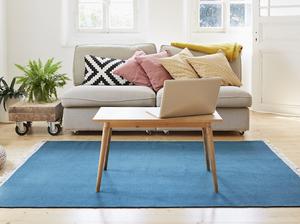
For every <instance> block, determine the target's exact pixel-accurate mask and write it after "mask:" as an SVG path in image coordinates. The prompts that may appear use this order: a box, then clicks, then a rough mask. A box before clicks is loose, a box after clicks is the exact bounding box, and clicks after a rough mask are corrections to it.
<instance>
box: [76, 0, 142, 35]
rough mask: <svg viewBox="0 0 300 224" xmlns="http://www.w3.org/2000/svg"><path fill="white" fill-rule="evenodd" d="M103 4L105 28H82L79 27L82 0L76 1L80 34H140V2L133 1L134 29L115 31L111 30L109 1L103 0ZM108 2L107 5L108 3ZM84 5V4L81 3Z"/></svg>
mask: <svg viewBox="0 0 300 224" xmlns="http://www.w3.org/2000/svg"><path fill="white" fill-rule="evenodd" d="M102 1H103V2H102V4H103V28H102V29H99V28H80V26H79V4H80V0H76V4H75V7H76V10H75V14H76V15H75V27H76V31H77V32H78V33H107V34H109V33H137V32H138V22H137V21H138V7H139V5H138V4H139V3H138V0H132V1H133V28H124V29H114V28H109V1H111V0H102ZM106 2H107V3H106ZM81 4H82V3H81Z"/></svg>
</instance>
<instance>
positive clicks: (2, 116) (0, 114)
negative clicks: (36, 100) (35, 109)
mask: <svg viewBox="0 0 300 224" xmlns="http://www.w3.org/2000/svg"><path fill="white" fill-rule="evenodd" d="M22 100H24V98H23V97H20V98H12V99H8V100H7V101H6V111H5V110H4V108H3V103H2V104H1V105H0V123H10V122H9V117H8V108H9V107H10V106H12V105H13V104H15V103H17V102H20V101H22Z"/></svg>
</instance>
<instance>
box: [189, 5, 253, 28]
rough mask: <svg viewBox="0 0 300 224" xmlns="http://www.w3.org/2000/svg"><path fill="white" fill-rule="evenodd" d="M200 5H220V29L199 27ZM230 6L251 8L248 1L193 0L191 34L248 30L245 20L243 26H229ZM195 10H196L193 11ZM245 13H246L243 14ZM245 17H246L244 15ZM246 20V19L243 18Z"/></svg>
mask: <svg viewBox="0 0 300 224" xmlns="http://www.w3.org/2000/svg"><path fill="white" fill-rule="evenodd" d="M201 3H202V4H209V3H211V4H214V3H219V4H222V13H223V14H222V16H221V18H222V27H200V5H201ZM231 4H245V5H246V4H249V5H250V7H252V3H251V1H250V0H214V1H207V0H194V1H193V4H192V5H191V7H192V8H191V9H192V11H193V16H192V20H193V21H192V32H193V33H225V32H226V31H227V30H229V29H243V28H248V27H249V26H250V21H249V25H246V24H247V22H246V20H245V26H231V23H230V22H231V21H230V6H231ZM195 9H196V10H195ZM245 13H246V12H245ZM245 16H246V15H245ZM245 19H246V18H245Z"/></svg>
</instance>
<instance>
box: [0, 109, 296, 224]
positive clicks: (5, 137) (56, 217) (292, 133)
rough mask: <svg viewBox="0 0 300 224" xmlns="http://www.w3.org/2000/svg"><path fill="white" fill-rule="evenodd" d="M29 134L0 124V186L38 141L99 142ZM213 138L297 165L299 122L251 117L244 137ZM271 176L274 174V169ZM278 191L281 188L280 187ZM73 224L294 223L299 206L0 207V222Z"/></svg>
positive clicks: (175, 136)
mask: <svg viewBox="0 0 300 224" xmlns="http://www.w3.org/2000/svg"><path fill="white" fill-rule="evenodd" d="M33 126H34V127H33V130H32V134H31V135H28V136H24V137H19V136H17V135H16V134H15V133H14V124H0V144H1V145H3V146H4V147H5V148H6V150H7V154H8V160H9V161H8V163H7V166H6V168H5V170H4V171H0V182H1V181H3V179H4V177H5V176H7V175H8V174H9V173H10V172H11V171H12V170H14V169H15V168H16V167H17V166H18V165H19V164H20V163H22V161H23V160H24V159H25V158H26V157H27V156H28V155H30V153H31V152H32V151H33V150H34V148H35V147H36V146H37V145H38V144H39V143H40V142H41V141H44V140H100V134H99V133H84V134H80V135H72V134H71V133H64V134H63V135H60V136H57V137H52V136H49V135H48V134H47V131H46V129H45V124H43V123H37V124H33ZM199 135H200V133H171V134H170V135H164V134H153V135H146V134H145V133H117V134H115V133H114V135H113V137H112V140H113V141H119V140H124V141H126V140H140V141H145V140H147V141H151V140H163V141H164V140H167V141H177V140H186V141H191V140H199V139H201V136H200V137H199ZM215 139H216V140H223V141H224V140H225V141H239V140H265V141H268V142H269V143H271V144H272V145H273V146H274V147H275V148H276V149H278V150H279V151H280V152H281V153H283V154H284V155H285V156H286V157H288V158H289V160H290V161H292V162H293V163H294V164H295V165H296V166H297V167H300V118H295V117H283V116H278V115H270V114H259V113H254V112H253V113H252V114H251V130H250V131H249V132H247V133H246V134H245V135H244V136H240V135H238V134H236V133H216V137H215ZM274 172H276V171H274ZM283 190H284V189H283ZM14 223H32V224H35V223H36V224H42V223H43V224H48V223H55V224H60V223H63V224H69V223H70V224H71V223H72V224H75V223H86V224H88V223H97V224H99V223H132V224H134V223H137V224H144V223H147V224H148V223H170V224H177V223H184V224H188V223H195V224H196V223H197V224H200V223H201V224H204V223H216V224H221V223H222V224H225V223H226V224H229V223H255V224H256V223H264V224H267V223H270V224H275V223H276V224H277V223H299V224H300V208H268V209H223V208H218V209H0V224H14Z"/></svg>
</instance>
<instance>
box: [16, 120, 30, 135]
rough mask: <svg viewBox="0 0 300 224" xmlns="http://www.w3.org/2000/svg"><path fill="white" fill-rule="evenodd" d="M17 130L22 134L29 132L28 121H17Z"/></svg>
mask: <svg viewBox="0 0 300 224" xmlns="http://www.w3.org/2000/svg"><path fill="white" fill-rule="evenodd" d="M15 131H16V133H17V134H18V135H20V136H23V135H26V134H27V133H28V131H29V126H28V124H27V123H24V122H17V125H16V128H15Z"/></svg>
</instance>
